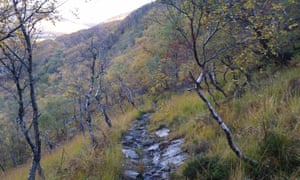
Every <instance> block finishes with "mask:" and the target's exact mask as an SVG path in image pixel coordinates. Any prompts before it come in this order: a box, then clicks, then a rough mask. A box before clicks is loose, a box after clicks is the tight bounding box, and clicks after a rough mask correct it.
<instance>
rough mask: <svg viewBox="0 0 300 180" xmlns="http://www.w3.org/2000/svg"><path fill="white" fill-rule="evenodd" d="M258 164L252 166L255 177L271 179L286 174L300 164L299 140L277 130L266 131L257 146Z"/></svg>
mask: <svg viewBox="0 0 300 180" xmlns="http://www.w3.org/2000/svg"><path fill="white" fill-rule="evenodd" d="M259 153H260V154H261V160H260V164H259V165H258V166H257V167H252V169H251V173H252V175H253V176H254V177H255V178H257V179H273V178H275V177H279V176H281V177H282V176H288V175H291V174H293V173H295V172H296V171H297V169H298V168H299V166H300V141H299V139H297V138H294V137H290V136H288V135H285V134H282V133H278V132H268V133H267V134H266V136H265V138H264V140H263V142H262V143H261V144H260V146H259Z"/></svg>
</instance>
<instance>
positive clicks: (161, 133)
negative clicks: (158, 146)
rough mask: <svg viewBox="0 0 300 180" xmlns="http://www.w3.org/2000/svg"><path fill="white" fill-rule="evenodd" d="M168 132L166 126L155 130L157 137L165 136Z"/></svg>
mask: <svg viewBox="0 0 300 180" xmlns="http://www.w3.org/2000/svg"><path fill="white" fill-rule="evenodd" d="M169 132H170V129H168V128H162V129H159V130H157V131H156V132H155V134H156V135H157V136H158V137H166V136H168V135H169Z"/></svg>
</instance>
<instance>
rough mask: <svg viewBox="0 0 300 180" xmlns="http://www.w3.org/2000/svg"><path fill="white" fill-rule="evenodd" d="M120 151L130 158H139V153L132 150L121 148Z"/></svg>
mask: <svg viewBox="0 0 300 180" xmlns="http://www.w3.org/2000/svg"><path fill="white" fill-rule="evenodd" d="M122 152H123V154H124V155H125V157H126V158H130V159H138V158H139V155H138V154H137V153H136V152H135V151H134V150H131V149H122Z"/></svg>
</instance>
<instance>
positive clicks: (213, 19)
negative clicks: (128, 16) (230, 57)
mask: <svg viewBox="0 0 300 180" xmlns="http://www.w3.org/2000/svg"><path fill="white" fill-rule="evenodd" d="M161 2H162V3H163V4H165V5H166V8H167V11H168V12H169V14H167V16H168V19H169V20H170V21H172V23H174V24H175V28H176V31H177V32H178V33H179V34H180V35H181V37H183V38H184V40H185V43H186V46H187V48H189V49H190V50H191V51H192V53H193V58H194V61H195V63H196V64H197V66H198V68H199V75H198V76H197V77H194V76H195V75H194V74H195V72H194V73H192V72H190V76H191V78H192V79H193V81H194V83H195V85H196V87H195V90H196V92H197V94H198V95H199V97H200V98H201V100H202V101H203V102H204V103H205V105H206V107H207V108H208V110H209V111H210V113H211V115H212V117H213V118H214V119H215V120H216V122H217V123H218V124H219V125H220V127H221V128H222V130H223V131H224V133H225V135H226V138H227V142H228V145H229V147H230V148H231V149H232V151H233V152H234V153H235V154H236V155H237V156H238V157H239V158H240V159H242V160H244V161H246V162H250V163H252V164H256V161H255V160H252V159H251V158H249V157H248V156H247V155H245V154H244V152H243V151H242V150H241V149H240V148H239V147H238V145H237V144H236V142H235V141H234V138H233V135H232V132H231V130H230V128H229V127H228V126H227V125H226V123H225V122H224V120H223V119H222V117H221V116H220V115H219V114H218V112H217V110H216V108H215V107H214V106H213V104H212V102H211V101H210V100H209V98H208V97H207V93H205V90H207V92H208V95H209V96H210V97H212V99H213V102H216V101H215V100H214V91H218V92H220V93H221V94H223V95H224V96H225V97H226V96H227V93H226V92H225V90H224V89H223V87H222V85H221V84H220V83H219V80H218V77H219V76H217V73H218V72H219V70H221V69H222V68H221V67H220V66H222V63H220V62H221V61H220V59H221V58H223V57H224V54H227V52H228V51H229V50H230V49H232V48H235V47H237V46H239V45H242V44H245V43H246V42H243V41H242V40H241V41H236V42H231V43H227V42H225V41H226V38H221V37H222V36H224V29H225V27H226V26H227V24H228V21H226V10H227V6H226V5H227V4H226V3H225V2H224V1H202V0H179V1H173V0H163V1H161ZM218 39H222V40H223V39H224V42H220V41H219V40H218Z"/></svg>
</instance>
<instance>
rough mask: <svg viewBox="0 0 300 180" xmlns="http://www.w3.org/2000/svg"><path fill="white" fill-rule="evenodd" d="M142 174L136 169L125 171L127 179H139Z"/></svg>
mask: <svg viewBox="0 0 300 180" xmlns="http://www.w3.org/2000/svg"><path fill="white" fill-rule="evenodd" d="M139 176H140V173H138V172H136V171H132V170H126V171H125V172H124V178H125V179H128V180H130V179H137V178H138V177H139Z"/></svg>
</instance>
